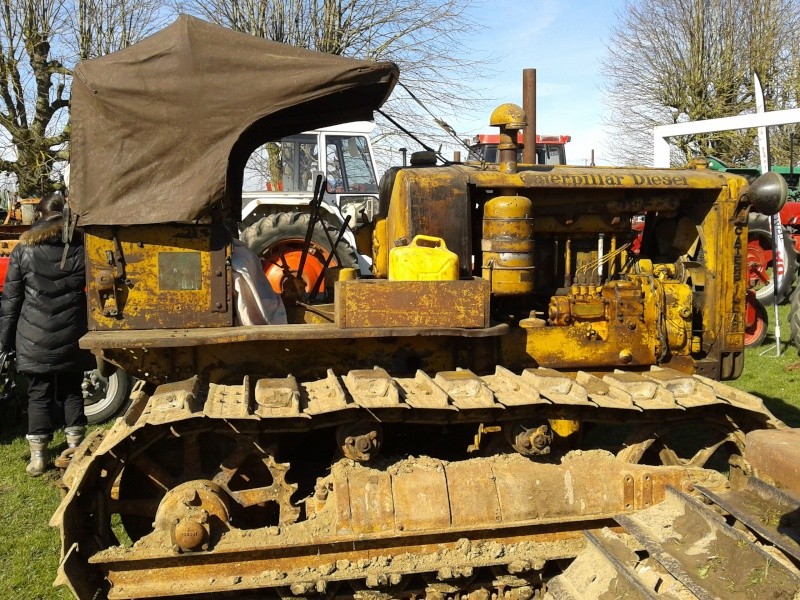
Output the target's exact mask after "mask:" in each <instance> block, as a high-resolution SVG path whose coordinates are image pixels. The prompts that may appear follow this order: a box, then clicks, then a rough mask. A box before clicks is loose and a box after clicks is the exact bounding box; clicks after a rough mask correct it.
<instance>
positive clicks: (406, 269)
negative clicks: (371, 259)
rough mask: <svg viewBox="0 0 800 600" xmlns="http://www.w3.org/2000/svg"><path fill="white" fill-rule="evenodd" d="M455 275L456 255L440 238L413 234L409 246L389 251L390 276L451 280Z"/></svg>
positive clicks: (399, 279) (400, 278)
mask: <svg viewBox="0 0 800 600" xmlns="http://www.w3.org/2000/svg"><path fill="white" fill-rule="evenodd" d="M455 279H458V255H456V253H455V252H451V251H450V250H448V249H447V246H446V245H445V243H444V240H443V239H442V238H438V237H432V236H429V235H415V236H414V239H413V240H411V243H410V244H409V245H408V246H398V247H397V248H392V249H391V250H390V251H389V280H392V281H452V280H455Z"/></svg>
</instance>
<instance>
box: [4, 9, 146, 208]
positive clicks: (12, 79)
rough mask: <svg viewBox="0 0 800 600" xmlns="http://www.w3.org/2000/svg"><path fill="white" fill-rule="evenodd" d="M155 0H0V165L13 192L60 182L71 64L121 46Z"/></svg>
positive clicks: (28, 192)
mask: <svg viewBox="0 0 800 600" xmlns="http://www.w3.org/2000/svg"><path fill="white" fill-rule="evenodd" d="M160 6H161V3H160V2H158V1H157V0H136V1H135V2H132V1H130V0H75V1H72V0H3V5H2V15H0V150H1V152H0V172H3V173H4V174H5V175H6V178H7V179H16V184H17V190H18V193H19V195H20V196H21V197H31V196H40V195H42V194H44V193H46V192H48V191H51V190H53V189H58V188H60V187H62V185H63V184H62V183H61V182H60V181H58V180H57V178H56V177H55V175H54V172H55V171H57V170H58V166H59V165H60V164H63V163H64V161H66V160H67V159H68V141H69V134H70V128H69V115H68V106H69V88H70V84H71V73H72V71H71V67H72V66H73V65H74V63H75V62H77V60H78V59H81V58H91V57H95V56H98V55H100V54H105V53H107V52H111V51H113V50H116V49H118V48H121V47H124V46H126V45H129V44H131V43H133V42H135V41H137V40H138V39H141V37H143V36H144V35H146V34H147V33H148V32H149V31H150V30H151V28H152V27H154V26H155V25H156V23H157V21H158V18H157V17H158V14H159V13H158V12H157V9H158V8H159V7H160Z"/></svg>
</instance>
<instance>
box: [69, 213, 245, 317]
mask: <svg viewBox="0 0 800 600" xmlns="http://www.w3.org/2000/svg"><path fill="white" fill-rule="evenodd" d="M218 227H221V226H216V225H214V226H209V225H190V226H186V225H183V226H181V225H175V224H171V225H162V226H153V227H136V226H133V227H91V228H89V229H88V230H87V232H86V235H85V244H86V260H87V264H86V270H87V273H89V277H88V288H87V296H88V300H89V307H88V308H89V328H90V329H91V330H126V329H153V328H168V327H175V326H178V325H180V326H182V327H198V328H204V327H215V328H216V327H222V326H226V325H228V326H230V325H232V324H233V312H232V310H231V306H230V303H229V301H228V294H229V290H230V289H231V270H230V267H229V266H226V264H225V260H226V257H227V256H228V255H229V249H227V248H226V246H225V244H224V243H222V240H221V238H220V234H219V233H218V231H217V230H218Z"/></svg>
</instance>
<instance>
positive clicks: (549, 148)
mask: <svg viewBox="0 0 800 600" xmlns="http://www.w3.org/2000/svg"><path fill="white" fill-rule="evenodd" d="M536 162H537V163H538V164H540V165H565V164H567V160H566V157H565V156H564V146H563V145H560V144H544V145H543V146H541V145H537V146H536Z"/></svg>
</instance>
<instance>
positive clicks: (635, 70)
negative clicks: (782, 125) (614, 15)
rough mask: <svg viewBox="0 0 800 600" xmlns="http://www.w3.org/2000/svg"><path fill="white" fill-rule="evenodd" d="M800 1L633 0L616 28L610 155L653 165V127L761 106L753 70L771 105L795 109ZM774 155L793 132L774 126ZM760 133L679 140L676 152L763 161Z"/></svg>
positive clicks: (680, 158)
mask: <svg viewBox="0 0 800 600" xmlns="http://www.w3.org/2000/svg"><path fill="white" fill-rule="evenodd" d="M798 25H800V3H798V2H797V1H796V0H631V1H629V2H628V3H626V5H625V8H624V10H623V13H622V16H621V18H620V24H619V25H618V26H617V27H616V28H614V29H613V31H612V33H611V37H610V41H609V51H608V55H607V56H606V57H605V59H604V61H603V66H604V73H606V74H607V79H606V85H605V87H606V91H607V93H608V107H609V114H608V123H607V124H608V125H609V128H610V130H614V131H620V132H623V134H622V135H619V134H617V135H615V136H613V138H612V139H611V140H610V142H609V147H610V148H611V151H612V155H613V156H612V158H613V159H614V160H615V161H617V162H622V163H628V164H650V163H651V161H652V147H653V146H652V140H653V127H654V126H656V125H665V124H671V123H679V122H685V121H695V120H701V119H711V118H716V117H728V116H734V115H739V114H745V113H752V112H755V103H754V97H753V77H752V75H753V73H754V72H757V73H758V74H759V77H760V79H761V81H762V84H763V85H764V91H765V98H766V104H767V109H768V110H774V109H780V108H791V107H795V106H797V99H798V92H800V87H798V83H799V82H800V73H798V69H799V68H800V67H798V64H799V61H800V54H798V44H797V41H796V39H795V38H796V37H797V34H796V32H797V26H798ZM776 133H777V134H778V135H775V136H774V137H775V142H776V144H775V160H776V162H779V161H782V160H785V159H786V158H787V157H786V156H785V155H786V144H785V143H784V139H782V138H786V137H788V136H786V135H785V133H786V130H782V131H779V132H776ZM755 135H756V133H755V131H754V130H736V131H725V132H719V133H711V134H702V135H695V136H685V137H681V138H676V139H673V140H672V141H671V143H672V149H673V152H672V159H673V162H676V163H685V162H686V161H687V160H689V159H691V158H693V157H696V156H708V155H712V156H716V157H718V158H720V159H721V160H723V161H724V162H726V163H729V164H737V165H741V164H752V163H753V162H756V151H755V145H754V139H755Z"/></svg>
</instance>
